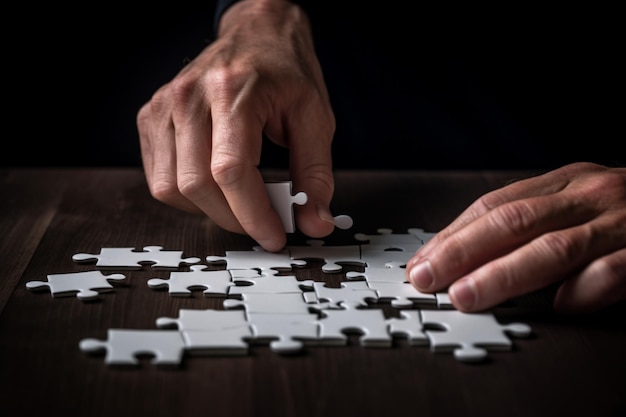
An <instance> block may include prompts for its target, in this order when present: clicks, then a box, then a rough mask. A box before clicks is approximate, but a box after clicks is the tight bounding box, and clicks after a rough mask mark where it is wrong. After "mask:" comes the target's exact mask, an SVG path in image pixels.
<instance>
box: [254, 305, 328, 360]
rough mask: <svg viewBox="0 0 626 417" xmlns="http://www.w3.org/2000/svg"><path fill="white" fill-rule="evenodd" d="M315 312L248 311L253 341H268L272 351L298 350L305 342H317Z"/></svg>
mask: <svg viewBox="0 0 626 417" xmlns="http://www.w3.org/2000/svg"><path fill="white" fill-rule="evenodd" d="M317 319H318V317H317V314H275V313H249V314H248V322H249V323H250V326H251V327H252V333H253V335H254V336H253V341H256V342H257V343H264V342H265V341H269V345H270V348H271V349H272V351H273V352H276V353H279V354H292V353H297V352H300V351H301V350H302V349H303V347H304V345H305V344H315V343H317V339H318V333H319V326H318V324H317Z"/></svg>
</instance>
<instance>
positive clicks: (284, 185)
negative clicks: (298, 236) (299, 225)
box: [265, 181, 308, 233]
mask: <svg viewBox="0 0 626 417" xmlns="http://www.w3.org/2000/svg"><path fill="white" fill-rule="evenodd" d="M291 188H292V185H291V181H286V182H266V183H265V189H266V190H267V195H269V197H270V202H271V204H272V207H273V208H274V210H276V213H278V216H279V217H280V219H281V221H282V222H283V227H284V228H285V232H287V233H294V232H295V231H296V222H295V220H294V215H293V205H294V204H297V205H299V206H302V205H304V204H306V202H307V200H308V197H307V195H306V193H303V192H299V193H297V194H296V195H292V194H291V191H292V190H291Z"/></svg>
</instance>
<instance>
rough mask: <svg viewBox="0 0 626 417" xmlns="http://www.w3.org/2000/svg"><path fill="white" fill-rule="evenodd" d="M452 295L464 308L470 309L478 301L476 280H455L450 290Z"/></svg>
mask: <svg viewBox="0 0 626 417" xmlns="http://www.w3.org/2000/svg"><path fill="white" fill-rule="evenodd" d="M448 293H449V295H450V297H451V298H452V299H453V300H454V301H456V304H458V305H459V306H460V307H461V308H462V309H464V310H466V309H467V310H469V309H471V308H472V307H473V306H474V303H475V302H476V291H475V286H474V281H473V280H472V279H471V278H468V279H465V280H463V281H457V282H455V283H454V284H453V285H452V286H451V287H450V289H449V290H448Z"/></svg>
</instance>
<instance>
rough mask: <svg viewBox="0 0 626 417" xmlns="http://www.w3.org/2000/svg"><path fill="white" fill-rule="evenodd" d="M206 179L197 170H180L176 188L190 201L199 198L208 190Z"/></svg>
mask: <svg viewBox="0 0 626 417" xmlns="http://www.w3.org/2000/svg"><path fill="white" fill-rule="evenodd" d="M208 188H209V187H208V181H206V178H205V176H204V175H202V174H200V173H198V172H195V171H194V172H180V173H179V174H178V184H177V190H178V191H179V192H180V194H182V195H183V196H185V197H186V198H188V199H189V200H192V201H197V200H200V199H202V198H203V197H204V195H205V194H206V193H207V191H208Z"/></svg>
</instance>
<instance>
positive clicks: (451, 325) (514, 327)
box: [421, 310, 532, 362]
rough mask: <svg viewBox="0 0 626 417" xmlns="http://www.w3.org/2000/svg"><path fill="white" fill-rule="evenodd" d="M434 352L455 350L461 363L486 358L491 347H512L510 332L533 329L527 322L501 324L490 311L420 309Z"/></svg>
mask: <svg viewBox="0 0 626 417" xmlns="http://www.w3.org/2000/svg"><path fill="white" fill-rule="evenodd" d="M421 314H422V323H423V324H424V325H425V326H428V325H434V326H436V327H437V328H439V329H442V330H443V331H439V330H432V329H430V330H429V329H428V327H425V328H426V331H425V332H426V335H427V336H428V338H429V339H430V346H431V350H432V351H434V352H447V351H453V354H454V358H455V359H457V360H459V361H461V362H479V361H482V360H484V359H486V358H487V356H488V350H511V349H512V346H513V342H512V341H511V339H509V338H508V337H507V335H513V336H517V337H527V336H529V335H530V334H531V331H532V330H531V328H530V326H528V325H527V324H524V323H510V324H505V325H503V324H500V323H499V322H498V321H497V320H496V318H495V316H494V315H493V314H492V313H490V312H485V313H463V312H460V311H458V310H421Z"/></svg>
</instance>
